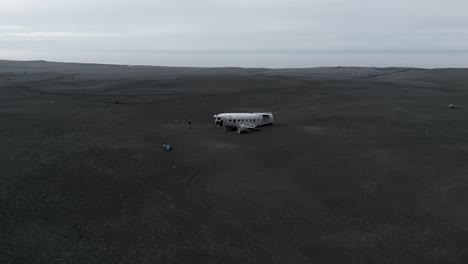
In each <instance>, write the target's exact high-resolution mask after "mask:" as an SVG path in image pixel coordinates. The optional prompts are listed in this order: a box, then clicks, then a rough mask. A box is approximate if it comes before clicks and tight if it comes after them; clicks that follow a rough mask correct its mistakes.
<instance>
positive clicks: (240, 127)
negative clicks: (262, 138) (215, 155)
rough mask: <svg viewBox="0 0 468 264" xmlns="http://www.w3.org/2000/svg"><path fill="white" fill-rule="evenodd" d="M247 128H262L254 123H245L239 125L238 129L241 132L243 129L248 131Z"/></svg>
mask: <svg viewBox="0 0 468 264" xmlns="http://www.w3.org/2000/svg"><path fill="white" fill-rule="evenodd" d="M247 130H260V129H258V128H257V126H256V125H253V124H246V123H243V124H240V125H239V129H238V131H239V133H240V132H243V131H247Z"/></svg>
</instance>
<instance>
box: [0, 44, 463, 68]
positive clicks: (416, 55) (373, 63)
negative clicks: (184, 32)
mask: <svg viewBox="0 0 468 264" xmlns="http://www.w3.org/2000/svg"><path fill="white" fill-rule="evenodd" d="M0 59H7V60H47V61H60V62H85V63H109V64H124V65H155V66H193V67H267V68H303V67H320V66H363V67H418V68H468V50H467V51H241V50H239V51H232V50H230V51H222V50H217V51H195V50H91V51H89V50H88V51H34V50H15V49H2V48H0Z"/></svg>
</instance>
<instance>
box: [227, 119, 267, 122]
mask: <svg viewBox="0 0 468 264" xmlns="http://www.w3.org/2000/svg"><path fill="white" fill-rule="evenodd" d="M236 121H237V122H241V121H242V122H243V121H247V122H258V121H260V119H229V122H236Z"/></svg>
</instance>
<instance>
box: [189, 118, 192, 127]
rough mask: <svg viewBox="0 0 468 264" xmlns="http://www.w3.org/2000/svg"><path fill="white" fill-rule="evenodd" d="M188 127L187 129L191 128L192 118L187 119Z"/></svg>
mask: <svg viewBox="0 0 468 264" xmlns="http://www.w3.org/2000/svg"><path fill="white" fill-rule="evenodd" d="M188 128H189V129H192V120H189V121H188Z"/></svg>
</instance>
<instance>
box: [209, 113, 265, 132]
mask: <svg viewBox="0 0 468 264" xmlns="http://www.w3.org/2000/svg"><path fill="white" fill-rule="evenodd" d="M214 118H215V124H217V125H219V126H223V127H231V128H237V129H239V130H240V129H247V128H256V127H258V126H263V125H268V124H271V123H273V114H272V113H222V114H217V115H214Z"/></svg>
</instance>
